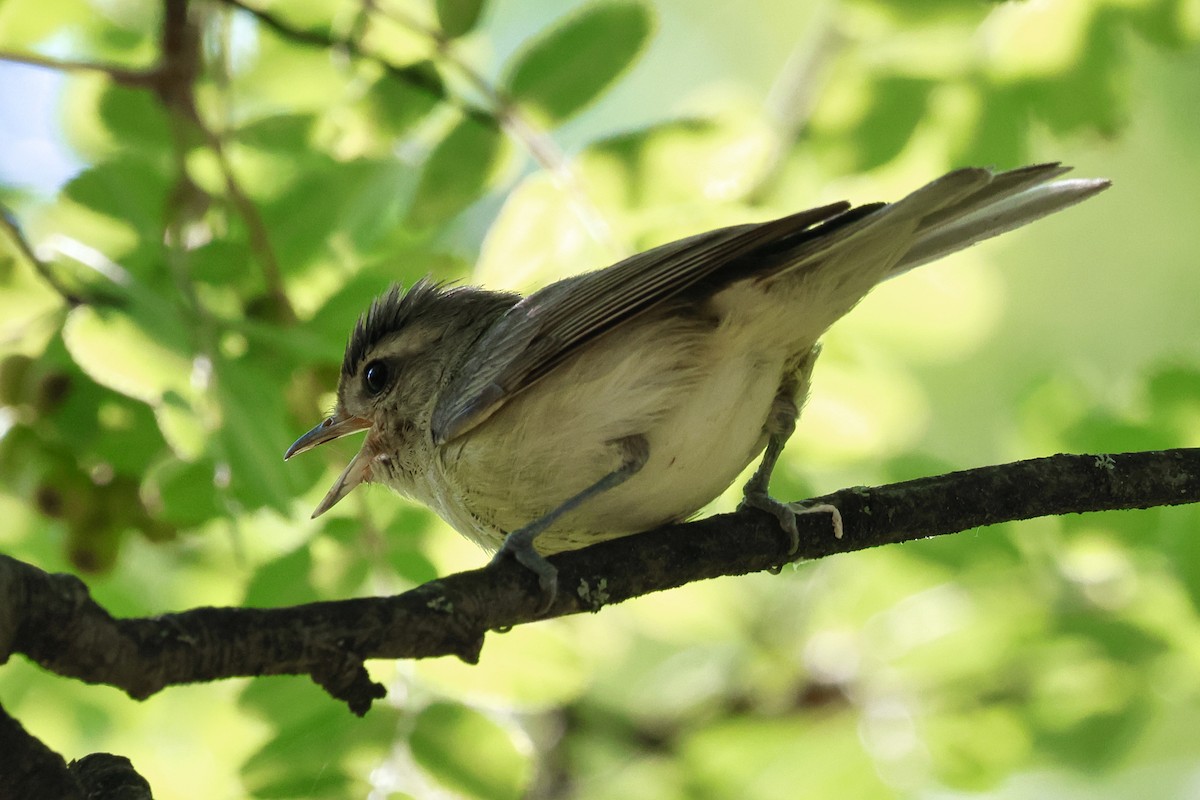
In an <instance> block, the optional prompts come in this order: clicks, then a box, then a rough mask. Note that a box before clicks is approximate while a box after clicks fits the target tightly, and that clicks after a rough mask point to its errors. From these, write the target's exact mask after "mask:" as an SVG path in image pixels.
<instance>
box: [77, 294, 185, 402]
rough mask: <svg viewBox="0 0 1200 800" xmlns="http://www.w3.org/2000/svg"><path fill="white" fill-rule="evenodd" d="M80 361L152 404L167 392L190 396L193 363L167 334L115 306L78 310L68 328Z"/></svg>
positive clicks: (100, 379) (102, 379)
mask: <svg viewBox="0 0 1200 800" xmlns="http://www.w3.org/2000/svg"><path fill="white" fill-rule="evenodd" d="M63 341H64V342H65V343H66V345H67V350H69V351H70V353H71V357H72V358H73V359H75V363H76V364H78V365H79V367H80V368H81V369H82V370H83V371H84V372H86V373H87V374H88V375H89V376H91V378H92V379H93V380H95V381H96V382H97V383H99V384H101V385H102V386H107V387H108V388H110V389H112V390H113V391H116V392H120V393H121V394H124V395H127V396H129V397H132V398H134V399H135V400H141V401H142V402H144V403H149V404H151V405H153V404H155V403H156V402H158V401H159V400H160V399H161V398H162V396H163V395H164V394H166V393H167V392H169V391H175V392H178V393H180V394H190V390H189V379H190V376H191V369H192V367H191V361H190V359H188V357H187V356H185V355H184V352H185V347H184V343H183V342H182V341H181V340H180V337H179V336H171V335H170V333H169V332H168V331H163V330H158V329H154V330H151V329H149V328H148V326H147V325H146V324H144V320H142V319H135V318H134V317H132V316H131V315H129V314H127V313H125V312H124V311H121V310H117V309H113V308H96V307H93V306H79V307H78V308H75V309H73V310H72V311H71V313H70V315H69V316H68V317H67V322H66V324H65V325H64V326H63Z"/></svg>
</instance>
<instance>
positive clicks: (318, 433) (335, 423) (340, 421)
mask: <svg viewBox="0 0 1200 800" xmlns="http://www.w3.org/2000/svg"><path fill="white" fill-rule="evenodd" d="M369 427H371V420H369V419H363V418H362V417H342V416H339V415H338V414H337V413H334V414H333V415H331V416H329V417H328V418H326V419H323V420H321V421H320V422H319V423H317V425H316V426H314V427H313V429H312V430H310V431H309V432H308V433H306V434H304V435H303V436H301V437H300V438H299V439H297V440H296V441H294V442H292V446H291V447H289V448H288V449H287V452H286V453H284V454H283V460H284V461H287V460H288V459H289V458H291V457H292V456H294V455H296V454H298V453H303V452H305V451H307V450H312V449H313V448H314V447H316V446H317V445H320V444H325V443H326V442H332V441H333V440H334V439H340V438H342V437H343V436H349V435H350V434H352V433H358V432H359V431H364V430H366V429H367V428H369Z"/></svg>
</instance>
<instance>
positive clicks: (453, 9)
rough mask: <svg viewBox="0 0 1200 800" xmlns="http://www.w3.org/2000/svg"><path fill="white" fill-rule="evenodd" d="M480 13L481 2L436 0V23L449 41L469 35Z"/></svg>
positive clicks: (479, 0) (477, 0)
mask: <svg viewBox="0 0 1200 800" xmlns="http://www.w3.org/2000/svg"><path fill="white" fill-rule="evenodd" d="M482 11H483V0H437V15H438V23H439V24H440V25H441V26H442V32H443V33H445V34H446V35H447V36H449V37H450V38H451V39H455V38H458V37H459V36H462V35H464V34H466V33H469V32H470V31H471V29H472V28H474V27H475V23H476V22H478V21H479V14H480V12H482Z"/></svg>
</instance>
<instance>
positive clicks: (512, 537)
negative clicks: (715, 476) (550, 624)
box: [492, 435, 650, 613]
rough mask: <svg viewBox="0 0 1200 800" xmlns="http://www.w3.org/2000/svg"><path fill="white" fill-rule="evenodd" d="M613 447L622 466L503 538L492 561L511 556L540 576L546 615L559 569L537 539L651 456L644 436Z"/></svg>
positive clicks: (627, 477) (554, 589)
mask: <svg viewBox="0 0 1200 800" xmlns="http://www.w3.org/2000/svg"><path fill="white" fill-rule="evenodd" d="M614 444H616V445H618V446H619V447H620V448H621V456H622V463H621V466H619V467H617V468H616V469H615V470H613V471H612V472H610V473H608V474H607V475H605V476H604V477H603V478H601V479H600V480H598V481H596V482H595V483H593V484H592V485H591V486H589V487H587V488H586V489H584V490H583V491H581V492H580V493H579V494H576V495H573V496H571V497H569V498H567V499H566V500H564V501H563V502H562V504H561V505H559V506H558V507H557V508H555V509H553V510H551V511H549V512H547V513H546V514H545V515H543V516H542V517H540V518H538V519H535V520H534V521H533V522H531V523H529V524H528V525H525V526H524V527H522V528H518V529H517V530H515V531H513V532H512V533H510V534H508V536H507V537H505V539H504V544H503V545H501V546H500V550H499V551H498V552H497V553H496V555H495V557H493V558H492V563H493V564H495V563H497V562H498V561H500V560H502V559H504V558H506V557H508V556H511V557H513V558H515V559H516V560H517V563H519V564H521V566H523V567H525V568H526V569H528V570H530V571H531V572H533V573H534V574H535V575H537V576H538V584H539V585H540V586H541V589H542V597H543V605H542V607H541V609H540V612H541V613H545V612H546V611H548V610H549V609H550V604H551V603H553V602H554V596H555V595H556V594H557V593H558V570H556V569H555V568H554V565H553V564H551V563H550V562H549V561H547V560H546V557H545V556H543V555H542V554H541V553H539V552H538V551H537V550H536V549H535V548H534V546H533V542H534V540H535V539H537V537H538V536H539V535H540V534H541V533H542V532H543V531H545V530H546V528H548V527H550V524H551V523H552V522H554V521H555V520H556V519H558V518H559V517H561V516H562V515H563V514H566V513H567V512H568V511H573V510H575V509H576V508H578V507H579V505H581V504H582V503H584V502H586V501H587V500H590V499H591V498H593V497H595V496H596V495H598V494H603V493H604V492H607V491H608V490H609V489H612V488H613V487H616V486H620V485H621V484H622V483H624V482H625V481H627V480H629V478H631V477H632V476H634V475H636V474H637V473H638V471H639V470H640V469H641V468H642V467H643V466H645V464H646V460H647V459H648V458H649V457H650V446H649V443H648V442H647V441H646V437H644V436H641V435H637V436H627V437H625V438H624V439H618V440H617V441H616V442H614Z"/></svg>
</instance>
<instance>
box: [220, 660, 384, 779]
mask: <svg viewBox="0 0 1200 800" xmlns="http://www.w3.org/2000/svg"><path fill="white" fill-rule="evenodd" d="M263 683H266V688H265V690H264V688H263V687H262V686H260V684H263ZM251 689H252V690H253V694H254V697H255V699H254V700H253V701H250V700H246V702H247V703H252V704H253V705H257V706H259V707H260V709H261V710H264V711H266V710H268V709H269V710H271V711H274V710H278V711H279V712H281V713H280V714H279V715H274V714H272V715H271V716H270V717H268V718H269V719H272V720H273V721H275V722H276V724H278V721H279V719H280V717H281V716H282V717H284V718H287V719H289V722H288V723H287V724H284V725H280V726H279V728H278V732H277V733H276V735H275V736H274V737H273V738H272V739H271V740H270V741H269V742H267V744H266V745H264V746H263V747H262V748H261V749H260V750H259V751H258V752H257V753H255V754H254V755H252V756H251V757H250V758H249V759H247V760H246V762H245V764H243V765H242V770H241V771H242V781H243V783H244V784H245V788H246V790H247V794H249V795H252V796H254V797H261V798H297V797H304V798H329V799H330V800H335V799H338V800H340V798H346V797H366V795H367V793H368V791H369V787H368V786H367V785H366V782H365V780H364V778H365V776H366V774H367V769H366V768H364V763H365V764H370V763H372V762H378V761H379V760H380V759H382V758H383V757H384V755H385V754H386V753H387V751H388V748H389V747H390V745H391V743H392V739H393V737H394V734H395V728H396V712H395V711H393V710H390V709H388V708H386V707H385V706H382V705H377V706H376V707H375V708H373V709H371V713H370V714H368V715H367V716H366V718H364V719H358V718H356V717H355V716H354V715H353V714H350V713H349V712H348V711H347V710H346V707H345V706H343V705H341V704H339V703H334V702H331V701H330V699H329V698H328V697H327V696H321V695H320V692H319V691H313V689H315V687H314V686H313V684H312V683H311V682H310V681H305V680H304V679H302V678H292V677H289V678H287V679H286V683H285V681H284V680H270V679H266V681H256V682H255V684H253V685H252V687H251ZM250 694H251V692H250V691H248V692H247V695H250ZM304 712H308V713H304ZM264 716H267V715H266V714H264ZM351 775H354V776H356V777H351Z"/></svg>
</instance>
